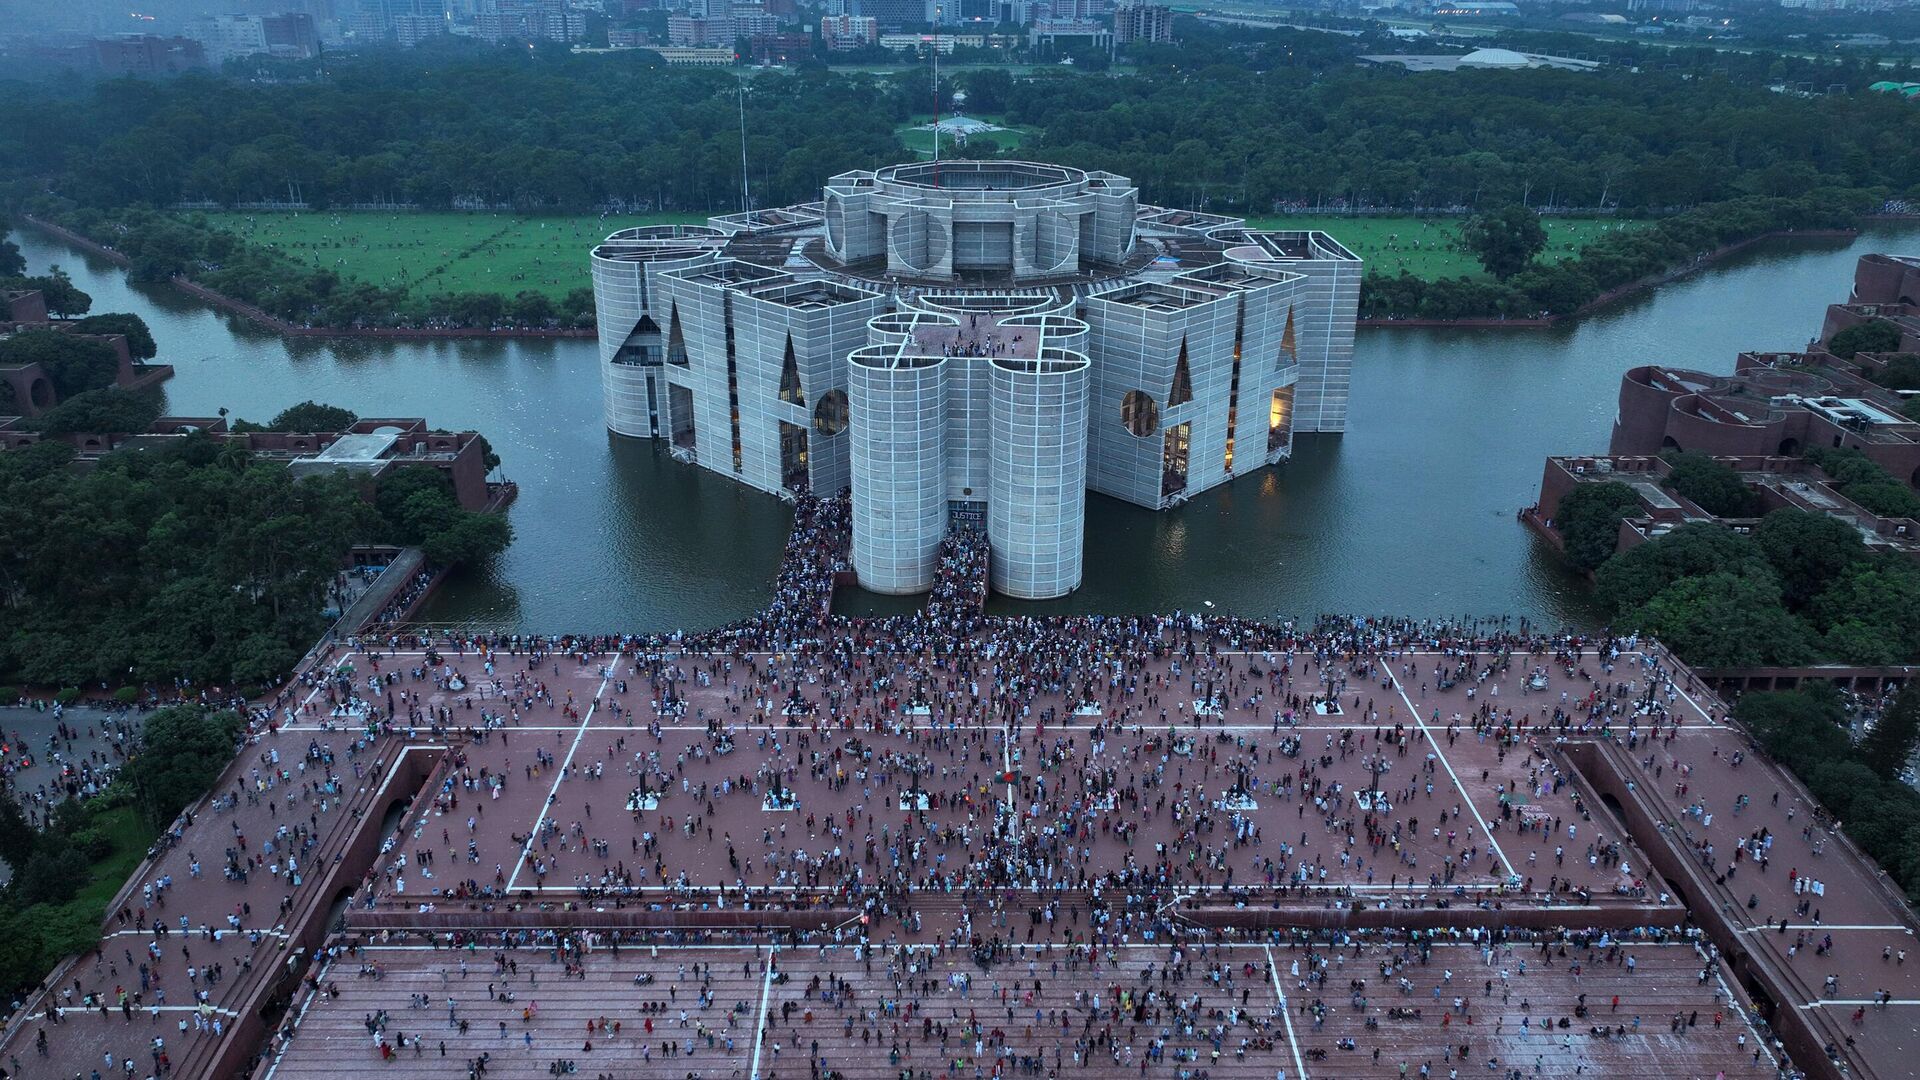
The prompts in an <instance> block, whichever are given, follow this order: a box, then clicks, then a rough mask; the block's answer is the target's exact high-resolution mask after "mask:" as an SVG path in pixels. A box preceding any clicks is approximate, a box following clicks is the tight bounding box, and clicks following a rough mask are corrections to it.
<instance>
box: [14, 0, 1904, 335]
mask: <svg viewBox="0 0 1920 1080" xmlns="http://www.w3.org/2000/svg"><path fill="white" fill-rule="evenodd" d="M1181 29H1182V33H1183V37H1184V38H1185V40H1183V41H1182V42H1181V43H1180V44H1178V45H1160V46H1143V47H1140V48H1138V49H1136V50H1135V51H1134V53H1133V55H1132V57H1131V58H1132V59H1133V60H1134V62H1135V64H1136V67H1135V73H1134V74H1129V75H1115V76H1089V75H1079V74H1072V73H1067V72H1064V71H1044V70H1043V71H1040V72H1036V73H1033V74H1029V75H1025V76H1022V77H1015V76H1014V75H1012V74H1011V73H1010V72H1009V71H1007V70H1005V69H1004V68H1001V67H988V68H985V69H983V70H975V71H966V72H961V73H959V74H956V75H953V76H951V77H947V78H944V79H942V80H941V84H940V86H939V87H938V93H937V94H936V88H935V87H934V85H933V82H932V79H931V76H930V74H929V72H928V71H927V70H925V69H921V68H907V69H902V70H900V71H897V72H895V73H893V74H891V75H890V76H887V77H881V76H876V75H869V74H857V73H840V72H835V71H832V70H830V69H827V68H825V67H822V66H817V65H816V66H804V67H801V68H798V69H794V70H788V71H774V72H763V73H760V74H757V75H755V76H754V77H752V78H751V79H750V80H745V81H744V82H743V80H742V79H741V77H740V76H739V75H737V74H735V73H733V72H729V71H725V70H721V71H713V70H688V69H668V68H664V67H661V66H659V65H658V63H657V58H653V57H652V54H649V53H637V54H636V53H622V54H614V55H591V56H571V55H567V54H564V53H557V52H554V51H551V50H532V51H526V50H518V51H516V50H492V49H485V48H482V47H479V46H474V47H472V48H470V49H468V48H456V47H450V48H446V49H438V50H432V51H429V52H425V53H417V54H416V53H410V52H377V53H372V54H368V55H366V56H362V57H355V58H345V59H343V58H329V60H328V63H327V68H326V72H325V74H324V75H322V74H318V73H316V74H315V75H314V77H312V78H309V79H304V80H285V81H279V82H273V83H264V84H261V83H247V82H244V81H240V80H236V79H226V78H221V77H217V76H211V75H195V76H189V77H185V78H180V79H176V80H172V81H170V82H164V83H157V82H142V81H136V80H117V81H110V82H106V83H101V84H97V85H95V86H92V87H89V88H85V89H82V90H71V91H70V90H67V89H64V88H52V87H47V86H29V85H25V84H18V83H14V84H0V110H4V111H5V113H6V114H7V115H8V116H9V117H10V119H11V120H12V121H13V122H12V123H10V124H9V125H6V126H5V128H4V129H0V163H4V164H0V185H4V186H0V198H4V199H5V201H6V202H7V203H9V204H10V205H15V206H27V207H31V208H33V209H35V210H37V211H39V212H41V213H45V214H49V215H51V216H53V217H54V218H56V219H59V220H62V221H66V222H68V223H71V224H75V225H77V226H80V227H81V231H83V232H88V233H89V234H90V235H94V236H95V238H96V239H100V240H102V241H103V242H107V243H112V244H113V245H114V246H116V247H118V248H120V249H121V250H123V251H127V252H128V253H129V254H130V255H131V256H132V257H133V258H134V259H135V261H136V269H137V271H138V272H139V273H141V274H142V276H148V277H158V276H166V275H168V274H172V273H179V272H186V273H189V274H190V275H191V276H193V277H194V278H196V279H198V280H202V281H204V282H206V283H207V284H209V285H211V286H212V287H214V288H217V289H220V290H221V291H223V292H227V293H228V294H229V295H234V296H236V298H238V299H242V300H245V301H247V302H250V303H255V304H257V305H258V306H260V307H262V308H264V309H266V310H268V311H269V312H271V313H273V314H275V315H278V316H280V317H282V318H287V319H290V320H292V321H296V322H315V323H319V324H324V325H401V324H404V325H436V324H441V325H457V326H474V325H491V324H495V323H502V322H512V323H518V324H521V325H529V324H534V323H535V322H540V323H549V324H559V325H566V324H575V323H581V322H584V321H586V320H587V317H588V314H587V313H588V309H589V308H590V296H589V295H587V294H586V293H585V292H584V290H583V291H582V293H581V294H580V295H578V296H573V297H568V298H567V299H566V300H564V301H563V302H561V303H559V304H557V305H553V304H550V303H549V302H547V301H545V300H544V298H538V297H532V296H531V294H529V295H527V296H516V297H503V296H497V295H492V294H485V295H480V296H443V297H416V296H411V295H408V294H406V293H404V292H401V291H398V290H390V289H381V288H378V287H375V286H371V285H367V284H365V283H359V282H346V281H342V280H341V279H339V278H338V277H337V276H336V275H331V274H329V273H328V272H326V271H314V270H312V269H310V268H304V267H299V266H298V264H296V263H295V262H294V261H293V260H291V259H286V258H284V257H278V258H276V257H274V256H273V255H272V254H269V253H266V252H264V251H263V250H262V249H260V248H256V247H253V246H251V245H248V244H246V243H245V242H244V241H240V240H236V239H232V238H230V237H227V236H226V234H224V233H220V232H219V231H218V230H212V229H208V228H206V227H205V225H204V223H203V222H202V223H195V222H193V221H191V220H181V219H178V218H175V217H173V216H172V215H169V214H167V213H164V212H161V211H165V210H166V208H169V207H171V206H173V205H174V204H175V203H178V202H180V201H182V200H210V201H212V202H215V203H219V204H222V205H233V204H237V203H255V202H261V201H298V202H300V203H303V204H305V205H308V206H311V207H315V208H324V207H330V206H332V207H337V206H346V205H353V204H365V203H396V202H397V203H404V204H408V205H416V206H420V207H422V208H430V209H447V208H455V209H457V208H473V207H488V208H497V207H508V208H512V209H514V210H516V211H519V212H527V213H540V212H553V213H581V212H591V211H595V210H600V209H618V210H623V211H636V210H637V211H693V212H730V211H734V210H737V209H739V208H740V206H741V201H742V189H743V186H744V188H745V189H746V191H747V193H748V195H747V197H749V198H751V200H752V202H753V204H754V205H757V206H767V205H777V204H783V203H791V202H800V201H806V200H810V199H813V198H816V197H817V196H818V191H819V186H820V184H821V182H822V181H823V180H824V179H825V178H826V177H828V176H830V175H832V174H834V173H836V172H840V171H843V170H846V169H849V168H871V167H874V166H877V165H880V164H883V163H886V162H890V161H893V160H897V159H899V158H901V157H902V156H904V154H905V151H904V148H903V147H902V145H901V143H900V141H899V139H898V137H897V136H896V134H895V129H896V128H898V127H899V126H901V125H903V124H905V123H906V122H907V121H908V120H909V119H910V118H911V117H913V116H914V115H916V114H923V113H925V112H926V111H928V110H929V109H930V108H931V107H932V103H933V102H935V101H941V102H947V103H950V102H951V101H952V100H953V95H954V93H955V91H965V93H966V107H967V109H968V110H969V111H970V112H973V113H975V114H986V115H993V116H996V117H1004V118H1005V119H1006V120H1007V121H1008V122H1009V123H1012V124H1017V125H1023V126H1027V127H1031V128H1033V129H1036V131H1035V133H1034V134H1033V135H1031V136H1030V137H1029V138H1028V139H1027V140H1026V141H1025V142H1024V143H1023V145H1022V146H1021V147H1020V148H1019V150H1018V151H1017V153H1018V154H1019V155H1021V156H1025V157H1035V158H1040V159H1042V160H1049V161H1056V162H1059V163H1063V164H1068V165H1074V166H1079V167H1083V168H1095V169H1106V170H1110V171H1114V172H1118V173H1122V174H1125V175H1127V176H1130V177H1132V178H1133V179H1134V180H1135V181H1136V182H1137V183H1138V184H1139V185H1140V186H1141V190H1142V196H1143V198H1145V199H1147V200H1148V201H1152V202H1157V203H1163V204H1168V205H1175V206H1183V207H1191V208H1195V209H1202V210H1210V211H1219V212H1223V213H1233V214H1260V215H1270V214H1275V213H1285V212H1288V211H1295V210H1315V209H1328V208H1334V209H1340V208H1359V207H1381V208H1399V209H1412V208H1424V209H1443V210H1449V211H1453V212H1462V213H1478V214H1482V215H1483V216H1491V215H1494V214H1498V213H1502V212H1505V211H1506V210H1508V209H1510V208H1512V207H1521V208H1523V209H1534V210H1537V209H1540V208H1543V207H1545V208H1567V207H1577V208H1586V209H1594V210H1604V211H1606V212H1612V213H1623V214H1643V215H1652V216H1659V217H1661V218H1662V221H1661V222H1660V224H1659V225H1658V226H1657V227H1656V228H1654V229H1651V230H1649V229H1640V230H1622V231H1621V234H1620V235H1617V236H1609V237H1607V238H1604V239H1602V240H1601V241H1599V242H1597V243H1595V244H1594V245H1592V246H1591V247H1590V248H1589V249H1588V251H1587V252H1586V253H1585V254H1584V255H1583V256H1582V257H1581V258H1579V259H1574V260H1568V261H1566V262H1562V263H1559V264H1556V265H1552V266H1546V265H1542V264H1539V263H1538V262H1536V261H1534V260H1531V259H1528V260H1525V261H1523V262H1521V263H1520V264H1519V265H1503V267H1502V272H1501V273H1500V274H1499V275H1497V277H1496V279H1495V280H1493V281H1486V280H1480V279H1474V280H1468V279H1465V278H1459V279H1451V280H1446V281H1421V280H1418V279H1415V278H1412V277H1408V276H1404V275H1389V274H1386V273H1382V272H1380V270H1379V268H1375V269H1374V272H1372V273H1370V274H1369V276H1368V280H1367V283H1366V288H1365V295H1364V298H1363V308H1364V310H1365V312H1366V313H1367V314H1369V315H1372V316H1385V317H1424V318H1458V317H1469V316H1487V315H1506V316H1523V315H1538V314H1543V313H1561V312H1566V311H1571V310H1573V309H1575V308H1577V307H1579V306H1580V305H1582V304H1584V303H1586V302H1588V301H1589V300H1591V299H1593V298H1594V297H1596V296H1598V295H1599V294H1600V293H1602V292H1604V291H1606V290H1608V289H1610V288H1614V287H1616V286H1619V285H1622V284H1625V283H1627V282H1630V281H1633V280H1635V279H1637V278H1640V277H1644V276H1647V275H1648V274H1653V273H1658V272H1661V271H1663V270H1666V269H1669V268H1671V267H1673V266H1675V265H1683V264H1684V263H1686V262H1687V261H1688V260H1690V259H1692V258H1693V257H1694V256H1696V255H1699V254H1701V253H1703V252H1705V251H1709V250H1712V249H1713V248H1714V247H1717V246H1721V245H1723V244H1726V243H1729V242H1733V241H1736V240H1740V239H1745V238H1747V237H1749V236H1752V235H1755V234H1757V233H1760V232H1767V231H1772V230H1776V229H1801V228H1826V227H1835V226H1844V225H1846V224H1849V223H1851V222H1852V221H1853V220H1854V219H1855V217H1856V215H1857V214H1858V213H1860V212H1861V211H1863V210H1871V209H1875V208H1877V207H1879V206H1880V205H1882V204H1884V203H1885V202H1886V201H1887V200H1890V199H1906V200H1920V110H1915V109H1913V108H1912V107H1911V103H1910V102H1906V101H1903V100H1899V99H1898V98H1897V96H1895V95H1885V94H1871V93H1866V92H1865V91H1864V87H1865V85H1866V84H1867V82H1868V81H1870V80H1872V79H1877V78H1894V77H1899V75H1900V72H1898V71H1892V72H1889V71H1883V70H1875V69H1871V68H1869V67H1868V66H1867V65H1865V64H1864V63H1858V64H1832V63H1823V62H1818V61H1813V60H1802V59H1798V58H1790V57H1782V56H1777V55H1764V54H1761V55H1752V56H1748V55H1744V54H1734V53H1721V52H1714V51H1712V50H1707V49H1699V50H1685V49H1681V50H1673V51H1671V52H1669V53H1665V54H1663V55H1662V56H1661V58H1660V60H1661V62H1660V63H1659V64H1658V65H1653V64H1649V66H1648V67H1647V68H1644V69H1639V70H1635V69H1631V68H1627V67H1605V68H1602V69H1599V70H1597V71H1580V72H1575V71H1559V70H1552V69H1531V70H1519V71H1472V70H1463V71H1458V72H1450V73H1423V74H1409V73H1407V72H1405V71H1402V70H1400V69H1398V68H1393V67H1377V66H1357V65H1356V63H1355V58H1356V57H1357V56H1358V55H1361V54H1362V53H1363V51H1371V52H1391V51H1395V49H1396V46H1394V45H1393V44H1392V42H1391V40H1390V39H1388V38H1386V37H1384V36H1383V35H1380V34H1378V33H1376V32H1369V33H1368V34H1363V36H1362V37H1360V38H1345V37H1339V36H1336V35H1331V34H1324V33H1314V32H1310V31H1294V30H1275V31H1256V30H1246V29H1223V28H1216V27H1209V26H1207V25H1206V24H1203V23H1199V22H1197V21H1191V20H1183V21H1182V23H1181ZM1776 77H1782V78H1787V79H1799V80H1801V81H1818V82H1819V84H1820V85H1838V86H1842V87H1845V88H1847V89H1848V90H1850V91H1851V92H1850V93H1846V94H1834V95H1824V96H1819V97H1802V96H1795V95H1784V94H1779V93H1773V92H1771V91H1769V90H1768V88H1767V86H1768V82H1769V81H1770V80H1772V79H1774V78H1776ZM743 85H745V86H746V89H745V90H744V92H743V91H742V89H741V87H742V86H743ZM743 96H744V109H745V113H746V119H745V128H746V132H745V134H746V139H745V142H746V147H745V149H746V154H745V173H744V175H743V173H742V167H743V166H742V154H741V111H742V107H743ZM980 152H986V153H995V152H997V151H993V150H986V151H980V150H976V153H980ZM743 181H744V183H743ZM583 257H584V255H583Z"/></svg>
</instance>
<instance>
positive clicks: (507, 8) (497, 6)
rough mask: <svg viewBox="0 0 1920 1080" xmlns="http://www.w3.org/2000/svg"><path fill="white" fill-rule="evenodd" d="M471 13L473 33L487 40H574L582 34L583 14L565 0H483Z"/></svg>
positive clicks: (584, 28) (583, 32) (583, 29)
mask: <svg viewBox="0 0 1920 1080" xmlns="http://www.w3.org/2000/svg"><path fill="white" fill-rule="evenodd" d="M483 3H484V7H483V8H482V9H481V10H480V11H479V12H478V13H476V14H475V15H474V17H473V27H474V33H475V34H476V35H478V36H479V37H481V38H484V39H486V40H487V41H560V42H568V41H578V40H580V39H581V38H583V37H585V36H586V33H587V25H586V17H585V16H584V15H582V14H581V13H580V12H577V11H574V10H572V9H571V8H569V7H568V6H567V5H566V3H565V0H483Z"/></svg>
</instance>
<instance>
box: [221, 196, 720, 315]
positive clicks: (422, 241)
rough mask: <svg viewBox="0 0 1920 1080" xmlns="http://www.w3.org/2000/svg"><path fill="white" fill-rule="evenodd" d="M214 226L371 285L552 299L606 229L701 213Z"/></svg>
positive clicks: (436, 216) (229, 222) (344, 217)
mask: <svg viewBox="0 0 1920 1080" xmlns="http://www.w3.org/2000/svg"><path fill="white" fill-rule="evenodd" d="M207 217H208V218H209V219H210V220H212V221H213V223H214V224H216V225H219V226H221V227H224V228H226V229H229V230H231V231H232V232H235V233H238V234H239V235H241V236H243V237H245V238H246V239H248V240H250V241H252V242H253V243H256V244H266V245H269V246H272V247H276V248H278V249H280V250H281V251H283V252H285V253H287V254H288V255H291V256H293V257H294V258H296V259H299V260H300V261H301V262H303V263H306V264H307V265H309V266H316V267H329V268H332V269H334V270H336V271H338V272H339V273H340V274H341V275H342V276H344V277H349V278H354V279H356V280H360V281H370V282H373V283H375V284H378V285H388V286H405V287H406V288H408V289H410V290H415V291H420V292H424V293H427V294H436V293H459V292H498V293H503V294H505V295H508V296H511V295H513V294H514V293H518V292H521V291H523V290H527V289H531V290H533V291H535V292H543V293H546V294H547V295H548V296H552V297H555V298H558V297H560V296H563V295H565V294H566V293H567V291H568V290H570V289H577V288H584V287H590V286H591V285H592V284H593V283H592V280H591V279H590V278H589V276H588V272H587V252H588V251H589V250H590V249H591V248H592V247H593V245H594V244H595V243H596V242H598V241H599V240H600V239H601V238H602V237H604V236H606V235H607V234H608V233H610V232H612V231H614V230H615V229H624V228H627V227H629V226H633V225H653V224H660V223H675V224H687V223H692V224H698V223H703V222H705V221H706V220H707V215H705V214H629V215H615V216H609V217H607V218H604V219H603V218H601V217H599V216H598V215H582V216H579V217H515V216H513V215H510V214H479V213H474V214H463V213H387V212H383V211H342V212H337V213H335V212H326V211H319V212H310V213H251V214H250V213H212V214H208V215H207Z"/></svg>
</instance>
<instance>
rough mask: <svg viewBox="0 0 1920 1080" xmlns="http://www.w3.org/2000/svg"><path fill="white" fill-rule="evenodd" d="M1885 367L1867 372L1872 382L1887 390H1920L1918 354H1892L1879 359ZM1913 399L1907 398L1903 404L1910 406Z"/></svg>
mask: <svg viewBox="0 0 1920 1080" xmlns="http://www.w3.org/2000/svg"><path fill="white" fill-rule="evenodd" d="M1881 359H1882V360H1883V361H1885V366H1883V367H1881V368H1880V369H1878V370H1877V371H1873V372H1869V373H1868V374H1869V376H1870V377H1871V378H1872V379H1873V381H1874V382H1876V383H1879V384H1880V385H1881V386H1884V387H1886V388H1887V389H1889V390H1920V354H1915V353H1894V354H1893V355H1892V356H1883V357H1881ZM1915 400H1920V399H1915V398H1908V399H1907V400H1906V401H1905V402H1904V403H1903V404H1907V405H1911V404H1913V402H1914V401H1915Z"/></svg>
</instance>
